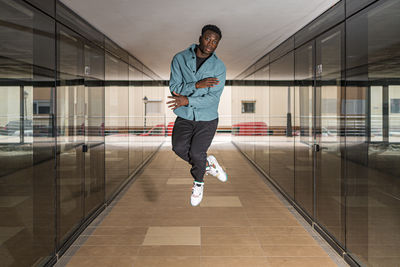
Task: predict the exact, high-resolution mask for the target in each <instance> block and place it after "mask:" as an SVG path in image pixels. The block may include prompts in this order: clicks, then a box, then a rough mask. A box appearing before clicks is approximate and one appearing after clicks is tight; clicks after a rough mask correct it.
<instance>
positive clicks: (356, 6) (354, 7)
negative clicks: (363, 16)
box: [346, 0, 376, 17]
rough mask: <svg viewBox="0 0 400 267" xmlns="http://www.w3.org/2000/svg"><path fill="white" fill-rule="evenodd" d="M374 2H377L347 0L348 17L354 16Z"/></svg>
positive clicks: (370, 0) (371, 0)
mask: <svg viewBox="0 0 400 267" xmlns="http://www.w3.org/2000/svg"><path fill="white" fill-rule="evenodd" d="M374 1H376V0H346V17H349V16H351V15H353V14H354V13H356V12H357V11H359V10H361V9H362V8H363V7H366V6H367V5H369V4H371V3H372V2H374Z"/></svg>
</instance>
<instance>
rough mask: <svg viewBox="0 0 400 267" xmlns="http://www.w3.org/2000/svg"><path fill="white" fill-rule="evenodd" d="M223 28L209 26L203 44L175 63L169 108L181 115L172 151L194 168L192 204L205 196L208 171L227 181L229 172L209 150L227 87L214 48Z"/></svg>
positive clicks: (203, 30)
mask: <svg viewBox="0 0 400 267" xmlns="http://www.w3.org/2000/svg"><path fill="white" fill-rule="evenodd" d="M221 37H222V34H221V31H220V29H219V28H218V27H217V26H215V25H206V26H204V27H203V29H202V30H201V36H200V38H199V44H198V45H196V44H193V45H191V46H190V47H189V48H188V49H186V50H184V51H182V52H179V53H178V54H176V55H175V56H174V58H173V60H172V63H171V76H170V82H169V88H170V91H171V93H172V96H169V98H171V99H172V100H171V101H169V102H167V104H169V106H168V107H169V108H171V109H172V110H173V111H174V113H175V114H176V115H177V116H178V117H177V118H176V120H175V124H174V128H173V131H172V150H173V151H174V152H175V153H176V154H177V155H178V156H179V157H180V158H182V159H183V160H185V161H187V162H188V163H189V164H190V165H192V168H191V169H190V173H191V175H192V176H193V178H194V183H193V187H192V196H191V201H190V202H191V204H192V206H197V205H199V204H200V202H201V200H202V199H203V189H204V180H203V178H204V174H205V173H207V174H211V175H213V176H215V177H217V178H218V179H219V180H220V181H222V182H226V181H227V175H226V173H225V171H224V170H223V169H222V168H221V166H220V165H219V164H218V161H217V159H216V158H215V157H214V156H212V155H209V156H208V157H207V150H208V148H209V147H210V145H211V142H212V140H213V138H214V135H215V131H216V130H217V126H218V104H219V100H220V97H221V94H222V91H223V90H224V86H225V76H226V68H225V65H224V63H223V62H222V61H221V60H220V59H219V58H218V57H217V56H216V55H215V53H214V51H215V49H216V48H217V46H218V43H219V41H220V40H221Z"/></svg>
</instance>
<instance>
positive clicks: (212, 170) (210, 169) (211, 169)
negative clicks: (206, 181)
mask: <svg viewBox="0 0 400 267" xmlns="http://www.w3.org/2000/svg"><path fill="white" fill-rule="evenodd" d="M207 161H208V166H207V167H206V173H207V174H211V175H212V176H214V177H217V178H218V180H220V181H221V182H226V181H228V175H227V174H226V172H225V171H224V170H223V169H222V167H221V166H220V165H219V164H218V161H217V159H216V158H215V157H214V156H213V155H210V156H208V157H207Z"/></svg>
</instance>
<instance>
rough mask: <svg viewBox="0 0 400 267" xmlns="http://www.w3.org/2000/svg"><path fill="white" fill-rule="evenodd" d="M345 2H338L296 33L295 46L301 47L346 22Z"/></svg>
mask: <svg viewBox="0 0 400 267" xmlns="http://www.w3.org/2000/svg"><path fill="white" fill-rule="evenodd" d="M344 2H345V1H340V2H338V3H337V4H336V5H335V6H334V7H332V8H330V9H329V10H328V11H326V12H325V13H324V14H323V15H321V16H320V17H318V18H317V19H315V20H314V21H313V22H311V23H310V24H308V25H306V26H305V27H304V28H303V29H301V30H300V31H299V32H298V33H296V35H295V46H296V47H299V46H300V45H302V44H304V43H305V42H307V41H309V40H311V39H313V38H315V37H316V36H317V35H319V34H321V33H323V32H324V31H326V30H328V29H329V28H330V27H332V26H334V25H336V24H337V23H339V22H341V21H342V20H344V17H345V14H344Z"/></svg>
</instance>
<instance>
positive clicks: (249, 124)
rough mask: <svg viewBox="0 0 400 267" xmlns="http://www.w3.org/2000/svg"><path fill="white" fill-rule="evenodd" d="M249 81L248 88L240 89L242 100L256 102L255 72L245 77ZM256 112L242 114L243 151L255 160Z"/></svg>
mask: <svg viewBox="0 0 400 267" xmlns="http://www.w3.org/2000/svg"><path fill="white" fill-rule="evenodd" d="M245 80H246V82H247V86H246V90H241V91H240V93H239V94H240V100H241V102H243V101H244V102H254V101H255V86H254V74H251V75H249V76H247V77H246V78H245ZM254 115H255V114H254V113H243V112H242V114H241V128H243V131H244V135H243V137H242V140H243V151H244V153H246V155H247V156H248V157H250V158H251V159H252V160H254V133H255V131H254V125H255V124H254V120H255V116H254Z"/></svg>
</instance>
